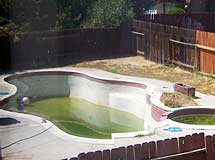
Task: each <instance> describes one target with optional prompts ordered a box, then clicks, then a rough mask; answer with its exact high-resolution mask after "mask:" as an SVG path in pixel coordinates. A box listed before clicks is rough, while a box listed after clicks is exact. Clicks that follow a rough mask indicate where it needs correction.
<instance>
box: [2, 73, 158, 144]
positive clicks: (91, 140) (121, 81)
mask: <svg viewBox="0 0 215 160" xmlns="http://www.w3.org/2000/svg"><path fill="white" fill-rule="evenodd" d="M41 73H42V74H46V73H52V74H55V73H58V74H59V73H66V74H69V73H75V74H81V75H83V76H87V78H93V79H95V80H101V81H108V82H112V83H119V84H121V85H129V86H130V85H131V84H134V85H131V86H133V87H142V88H144V89H145V92H146V94H151V93H152V92H153V90H154V86H153V85H152V84H149V83H143V82H140V81H136V80H125V79H119V78H117V79H115V78H103V77H101V76H97V75H94V74H90V73H86V72H82V71H74V70H69V71H68V70H62V69H61V70H55V69H54V70H39V71H27V72H19V73H17V74H11V75H5V76H3V78H1V80H2V81H4V84H5V85H6V86H7V87H8V88H10V94H9V95H7V96H5V98H4V99H3V100H2V101H3V102H4V103H0V108H1V106H2V104H5V103H7V102H9V101H10V98H12V97H13V96H15V95H16V92H17V88H16V86H15V85H13V84H10V83H9V82H8V80H11V79H15V78H17V77H25V76H32V75H37V74H41ZM85 78H86V77H85ZM5 112H7V113H9V112H10V111H5ZM9 114H11V115H14V114H16V116H19V117H21V118H25V119H29V120H32V121H35V122H36V123H40V124H41V126H42V127H44V128H45V129H48V128H49V127H50V126H52V127H51V128H50V129H49V132H51V133H52V134H54V135H56V136H58V137H60V138H62V139H64V140H71V141H75V142H81V143H90V144H114V139H117V138H132V137H136V136H146V135H149V134H152V133H153V128H150V130H144V131H138V132H127V133H113V134H112V139H95V138H85V137H78V136H74V135H70V134H68V133H66V132H64V131H62V130H61V129H59V128H58V127H57V126H56V125H54V124H53V123H52V122H50V121H47V123H41V122H42V121H43V118H41V117H38V116H34V115H30V114H23V113H16V112H10V113H9ZM148 126H149V125H147V129H148Z"/></svg>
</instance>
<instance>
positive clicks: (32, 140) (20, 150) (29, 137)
mask: <svg viewBox="0 0 215 160" xmlns="http://www.w3.org/2000/svg"><path fill="white" fill-rule="evenodd" d="M47 70H49V71H53V70H71V68H56V69H47ZM72 70H74V71H82V72H86V73H90V74H93V75H97V76H102V77H104V78H112V79H126V80H135V81H139V82H146V83H152V84H153V85H154V86H155V91H160V92H167V91H169V92H171V91H173V85H174V84H173V83H170V82H165V81H161V80H155V79H147V78H138V77H130V76H123V75H118V74H113V73H109V72H106V71H101V70H97V69H87V68H74V69H72ZM40 71H44V70H40ZM1 77H2V76H0V78H1ZM0 91H5V92H10V89H9V88H8V87H7V86H5V85H1V84H0ZM197 96H198V97H199V99H198V100H197V102H198V103H199V104H200V105H209V106H212V105H215V98H214V96H207V95H204V94H201V93H197ZM4 97H5V96H0V99H3V98H4ZM0 117H11V118H15V119H16V120H18V121H20V123H17V124H14V125H10V126H0V144H1V147H5V146H8V145H9V144H11V143H14V142H17V143H14V144H13V145H11V146H8V148H5V149H3V150H2V155H3V157H4V158H5V159H35V160H37V159H40V160H43V159H46V160H47V159H48V160H49V159H50V160H52V159H63V158H71V157H74V156H77V154H79V153H80V152H89V151H96V150H103V149H110V148H115V147H120V146H128V145H130V144H139V143H143V142H149V141H156V140H162V139H166V138H170V137H179V136H183V135H188V134H192V133H199V132H203V131H202V130H192V129H183V131H182V132H174V133H172V132H168V131H164V130H163V129H165V128H168V127H170V126H169V125H166V126H162V127H161V128H157V129H156V130H155V134H153V135H148V136H144V137H139V138H123V139H116V140H115V143H114V144H112V145H107V144H104V145H103V144H87V143H78V142H74V141H65V140H63V139H61V138H59V137H57V136H55V135H53V134H51V133H50V132H49V129H47V130H45V129H44V127H43V126H42V122H41V123H39V122H35V121H31V120H29V119H25V118H21V117H17V116H16V115H14V114H10V113H9V112H4V111H2V110H0ZM204 132H205V133H206V134H214V131H213V130H206V131H204Z"/></svg>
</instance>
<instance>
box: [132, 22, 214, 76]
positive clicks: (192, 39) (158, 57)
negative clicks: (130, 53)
mask: <svg viewBox="0 0 215 160" xmlns="http://www.w3.org/2000/svg"><path fill="white" fill-rule="evenodd" d="M132 34H133V36H134V41H135V44H136V46H135V50H136V52H137V53H138V54H142V55H144V57H145V58H146V59H149V60H151V61H154V62H156V63H161V64H169V63H173V64H175V65H177V66H180V67H182V68H184V69H187V70H190V71H201V72H207V73H215V33H209V32H203V31H198V30H192V29H186V28H180V27H176V26H169V25H163V24H157V23H151V22H145V21H139V20H134V21H133V30H132Z"/></svg>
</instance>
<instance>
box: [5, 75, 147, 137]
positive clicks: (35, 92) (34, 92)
mask: <svg viewBox="0 0 215 160" xmlns="http://www.w3.org/2000/svg"><path fill="white" fill-rule="evenodd" d="M6 81H8V82H9V83H10V84H13V85H15V86H16V88H17V92H16V94H15V95H14V96H12V97H11V98H10V100H9V102H8V103H7V104H6V106H5V107H6V108H7V109H8V110H11V111H17V100H19V99H20V98H21V97H24V96H26V97H30V99H31V105H30V106H26V108H25V109H26V111H27V112H26V113H29V114H32V115H36V116H39V117H43V118H45V119H47V120H50V121H51V122H52V123H54V124H55V125H56V126H57V127H58V128H60V129H62V130H64V131H65V132H67V133H69V134H72V135H75V136H80V137H87V138H96V139H100V138H101V139H108V138H111V137H112V134H113V133H124V135H122V136H125V134H126V133H130V132H133V133H134V132H137V134H138V132H142V131H145V130H146V129H145V128H146V124H145V121H144V119H145V118H146V117H151V116H150V107H149V105H148V104H147V102H146V89H147V86H146V85H145V84H141V83H136V82H128V81H120V80H119V81H117V80H111V79H100V78H98V77H93V76H89V75H86V74H82V73H78V72H59V71H52V72H33V73H25V74H16V75H13V76H9V77H8V78H6ZM62 115H63V116H62ZM147 120H148V121H150V119H149V118H147ZM77 128H78V129H80V130H82V131H80V130H76V129H77Z"/></svg>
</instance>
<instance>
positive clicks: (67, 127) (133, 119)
mask: <svg viewBox="0 0 215 160" xmlns="http://www.w3.org/2000/svg"><path fill="white" fill-rule="evenodd" d="M25 109H26V112H27V113H29V114H33V115H37V116H40V117H43V118H45V119H47V120H50V121H51V122H53V123H54V124H55V125H56V126H58V127H59V128H60V129H62V130H64V131H65V132H67V133H69V134H72V135H76V136H80V137H87V138H97V139H110V138H111V134H112V133H124V132H135V131H143V130H144V120H143V119H140V118H138V117H137V116H135V115H133V114H130V113H127V112H124V111H119V110H116V109H112V108H110V107H106V106H101V105H96V104H93V103H91V102H88V101H86V100H83V99H79V98H70V97H57V98H48V99H43V100H39V101H36V102H33V103H32V104H30V105H29V106H27V107H26V108H25Z"/></svg>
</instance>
